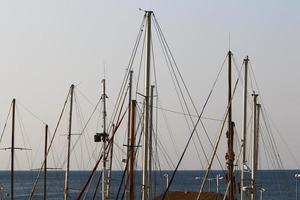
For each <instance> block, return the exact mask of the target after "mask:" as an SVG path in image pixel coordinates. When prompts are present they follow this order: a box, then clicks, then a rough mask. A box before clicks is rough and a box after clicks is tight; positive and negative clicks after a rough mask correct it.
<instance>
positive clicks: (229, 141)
mask: <svg viewBox="0 0 300 200" xmlns="http://www.w3.org/2000/svg"><path fill="white" fill-rule="evenodd" d="M231 57H232V53H231V51H229V52H228V131H227V144H228V150H227V153H226V160H227V162H226V164H227V183H228V184H229V188H228V194H227V197H228V200H234V199H235V197H234V184H235V181H234V175H233V162H234V152H233V135H234V133H233V126H234V123H233V122H232V92H231Z"/></svg>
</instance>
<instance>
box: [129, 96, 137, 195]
mask: <svg viewBox="0 0 300 200" xmlns="http://www.w3.org/2000/svg"><path fill="white" fill-rule="evenodd" d="M135 110H136V100H132V101H131V103H130V145H129V146H128V149H129V157H128V159H129V162H128V164H129V171H128V175H129V177H128V178H129V193H128V200H133V199H134V196H135V194H134V192H135V187H134V178H135V176H134V165H135V159H134V157H135V155H134V152H135V149H134V147H135Z"/></svg>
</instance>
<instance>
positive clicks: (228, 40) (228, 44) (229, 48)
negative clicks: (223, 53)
mask: <svg viewBox="0 0 300 200" xmlns="http://www.w3.org/2000/svg"><path fill="white" fill-rule="evenodd" d="M228 47H229V51H230V32H229V34H228Z"/></svg>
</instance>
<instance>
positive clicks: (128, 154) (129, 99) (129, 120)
mask: <svg viewBox="0 0 300 200" xmlns="http://www.w3.org/2000/svg"><path fill="white" fill-rule="evenodd" d="M132 74H133V71H132V70H130V71H129V84H128V109H129V111H128V125H127V128H128V130H127V159H130V151H131V149H130V144H131V135H130V123H131V99H132ZM126 162H127V160H126ZM127 163H129V162H127ZM126 173H127V180H129V179H130V172H129V170H127V172H126ZM129 193H130V187H126V196H127V199H128V200H130V194H129Z"/></svg>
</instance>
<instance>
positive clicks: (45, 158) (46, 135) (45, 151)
mask: <svg viewBox="0 0 300 200" xmlns="http://www.w3.org/2000/svg"><path fill="white" fill-rule="evenodd" d="M47 140H48V125H47V124H46V126H45V150H44V200H46V199H47V154H48V153H47V143H48V141H47Z"/></svg>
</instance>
